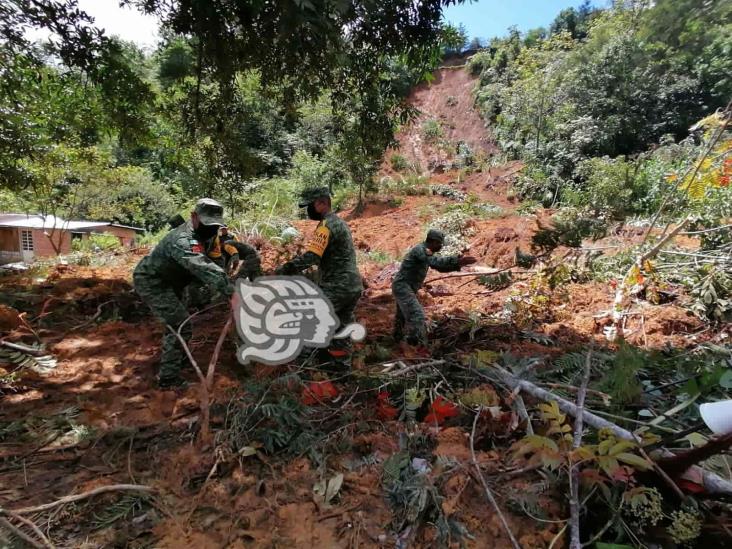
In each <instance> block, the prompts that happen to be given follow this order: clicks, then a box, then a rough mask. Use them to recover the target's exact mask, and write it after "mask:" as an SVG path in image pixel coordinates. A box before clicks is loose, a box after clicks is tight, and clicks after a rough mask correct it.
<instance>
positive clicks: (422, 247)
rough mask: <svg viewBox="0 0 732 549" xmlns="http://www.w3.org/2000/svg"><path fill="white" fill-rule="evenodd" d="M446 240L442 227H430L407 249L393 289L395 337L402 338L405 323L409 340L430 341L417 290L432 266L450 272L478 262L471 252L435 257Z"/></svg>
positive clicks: (396, 339) (411, 341)
mask: <svg viewBox="0 0 732 549" xmlns="http://www.w3.org/2000/svg"><path fill="white" fill-rule="evenodd" d="M444 241H445V235H444V234H443V233H442V231H438V230H436V229H430V230H429V232H428V233H427V239H426V240H425V241H424V242H420V243H419V244H417V245H416V246H415V247H413V248H412V249H411V250H409V252H407V255H406V256H404V260H403V261H402V265H401V267H400V269H399V272H398V273H397V274H396V275H395V276H394V281H393V282H392V285H391V291H392V294H393V295H394V300H395V301H396V305H397V307H396V318H395V319H394V340H395V341H401V340H402V338H403V337H404V327H405V324H406V326H407V337H406V340H407V343H408V344H410V345H426V344H427V323H426V319H425V315H424V309H423V308H422V305H420V303H419V300H418V299H417V292H418V291H419V289H420V288H421V287H422V284H423V283H424V279H425V277H426V276H427V270H428V269H429V268H430V267H431V268H433V269H435V270H436V271H440V272H441V273H447V272H451V271H459V270H460V268H461V267H463V266H465V265H470V264H472V263H475V258H473V257H470V256H457V255H452V256H446V257H436V256H435V255H434V254H436V253H437V252H439V251H440V250H441V249H442V244H443V242H444Z"/></svg>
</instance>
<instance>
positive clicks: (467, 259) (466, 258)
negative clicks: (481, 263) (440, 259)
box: [458, 255, 478, 267]
mask: <svg viewBox="0 0 732 549" xmlns="http://www.w3.org/2000/svg"><path fill="white" fill-rule="evenodd" d="M476 261H478V260H477V259H475V258H474V257H473V256H471V255H463V256H460V258H459V259H458V265H460V267H465V266H466V265H472V264H473V263H475V262H476Z"/></svg>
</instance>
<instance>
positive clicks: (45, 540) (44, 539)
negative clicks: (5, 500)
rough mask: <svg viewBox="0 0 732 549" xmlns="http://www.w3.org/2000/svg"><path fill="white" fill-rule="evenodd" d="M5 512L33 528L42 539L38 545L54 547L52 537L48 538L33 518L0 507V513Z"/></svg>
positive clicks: (52, 548)
mask: <svg viewBox="0 0 732 549" xmlns="http://www.w3.org/2000/svg"><path fill="white" fill-rule="evenodd" d="M3 514H4V515H7V516H8V517H11V518H13V519H15V520H17V521H18V522H22V523H23V524H25V525H26V526H27V527H28V528H30V529H31V530H33V533H34V534H35V535H36V536H38V537H39V539H40V540H41V542H42V543H41V544H40V545H38V547H48V548H50V549H54V547H53V543H51V540H50V539H48V538H47V537H46V536H45V534H44V533H43V531H41V529H40V528H39V527H38V526H37V525H36V523H35V522H33V521H32V520H30V519H27V518H25V517H22V516H20V515H19V514H18V513H15V512H13V511H9V510H7V509H0V515H3ZM8 522H9V521H8ZM26 541H27V540H26Z"/></svg>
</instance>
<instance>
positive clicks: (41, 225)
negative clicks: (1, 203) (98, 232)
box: [0, 213, 143, 231]
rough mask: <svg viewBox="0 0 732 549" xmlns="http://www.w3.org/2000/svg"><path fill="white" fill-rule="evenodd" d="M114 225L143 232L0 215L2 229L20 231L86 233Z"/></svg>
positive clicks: (49, 217)
mask: <svg viewBox="0 0 732 549" xmlns="http://www.w3.org/2000/svg"><path fill="white" fill-rule="evenodd" d="M110 225H114V226H116V227H123V228H125V229H133V230H136V231H142V230H143V229H140V228H139V227H128V226H126V225H119V224H116V223H110V222H109V221H67V220H65V219H62V218H60V217H56V216H55V215H46V216H42V215H26V214H13V213H2V214H0V227H17V228H19V229H44V230H54V229H57V230H63V231H84V230H91V229H97V228H99V227H108V226H110Z"/></svg>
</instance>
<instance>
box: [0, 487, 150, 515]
mask: <svg viewBox="0 0 732 549" xmlns="http://www.w3.org/2000/svg"><path fill="white" fill-rule="evenodd" d="M120 491H131V492H154V491H155V488H152V487H151V486H144V485H142V484H111V485H109V486H100V487H99V488H94V490H89V491H88V492H83V493H81V494H74V495H72V496H64V497H62V498H61V499H57V500H56V501H52V502H51V503H44V504H43V505H36V506H35V507H21V508H20V509H13V510H11V511H10V510H8V509H6V510H5V512H8V511H9V512H11V513H14V514H16V515H28V514H30V513H41V512H43V511H48V510H49V509H53V508H55V507H58V506H59V505H65V504H67V503H74V502H75V501H79V500H82V499H86V498H90V497H92V496H96V495H99V494H106V493H107V492H120Z"/></svg>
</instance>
